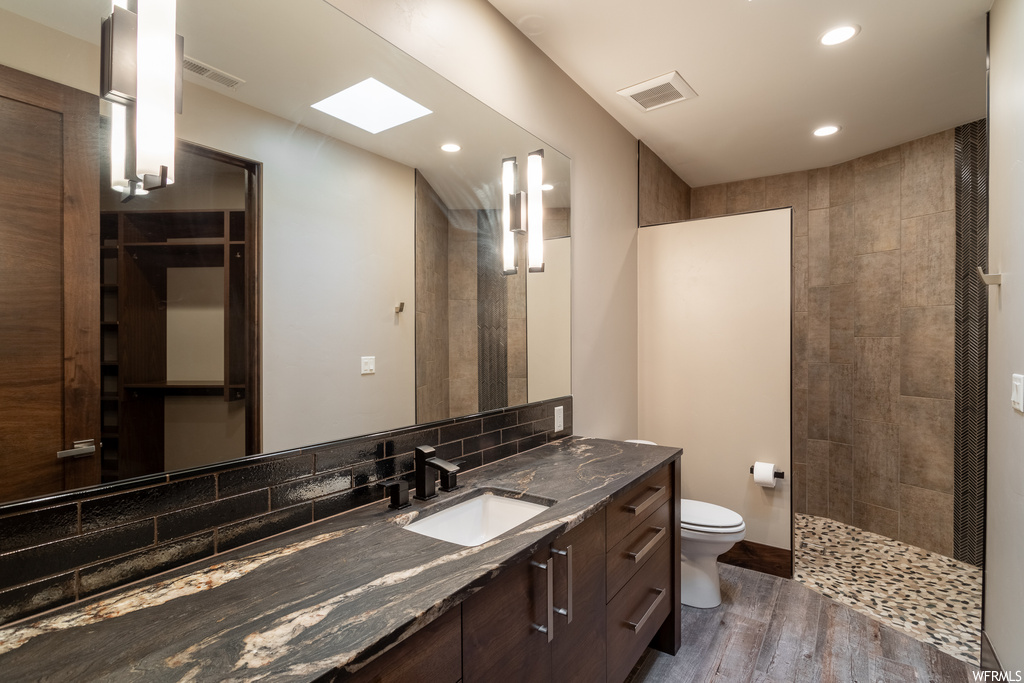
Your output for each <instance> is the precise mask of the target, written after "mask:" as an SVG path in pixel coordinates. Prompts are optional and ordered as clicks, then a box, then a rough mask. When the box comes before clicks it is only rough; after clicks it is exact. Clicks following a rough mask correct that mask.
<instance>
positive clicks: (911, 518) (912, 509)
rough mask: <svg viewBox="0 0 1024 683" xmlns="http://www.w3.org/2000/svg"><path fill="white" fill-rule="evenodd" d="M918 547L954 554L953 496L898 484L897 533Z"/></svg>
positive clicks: (901, 539) (949, 554)
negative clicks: (898, 526) (898, 524)
mask: <svg viewBox="0 0 1024 683" xmlns="http://www.w3.org/2000/svg"><path fill="white" fill-rule="evenodd" d="M896 540H898V541H903V542H904V543H909V544H910V545H916V546H917V547H918V548H924V549H925V550H931V551H932V552H935V553H941V554H943V555H946V556H947V557H952V555H953V496H952V495H951V494H948V493H939V492H938V491H929V490H928V489H921V488H917V487H916V486H908V485H906V484H902V485H900V535H899V538H898V539H896Z"/></svg>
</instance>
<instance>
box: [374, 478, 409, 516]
mask: <svg viewBox="0 0 1024 683" xmlns="http://www.w3.org/2000/svg"><path fill="white" fill-rule="evenodd" d="M380 485H381V487H383V489H384V490H385V491H387V493H388V494H390V496H391V504H390V505H388V507H389V508H391V509H392V510H401V509H402V508H407V507H409V506H410V505H412V503H410V502H409V482H407V481H406V480H404V479H398V480H396V481H382V482H380Z"/></svg>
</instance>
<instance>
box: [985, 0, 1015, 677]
mask: <svg viewBox="0 0 1024 683" xmlns="http://www.w3.org/2000/svg"><path fill="white" fill-rule="evenodd" d="M990 31H991V34H990V36H991V38H990V40H991V46H990V54H991V73H990V76H989V139H990V144H989V272H993V273H1000V272H1001V273H1005V275H1003V285H1002V287H999V288H996V287H990V288H989V330H988V491H987V510H986V513H985V519H986V546H985V631H986V633H987V634H988V636H989V640H990V641H991V642H992V646H993V648H994V649H995V651H996V655H997V656H998V657H999V660H1000V663H1001V664H1002V665H1003V668H1004V669H1008V670H1011V671H1020V670H1024V647H1022V646H1021V644H1022V643H1024V532H1022V531H1021V530H1022V529H1024V415H1022V414H1021V413H1018V412H1015V411H1014V410H1013V409H1012V408H1011V407H1010V375H1011V374H1012V373H1024V192H1022V191H1021V188H1024V128H1022V127H1021V121H1022V120H1024V40H1022V39H1021V38H1022V36H1024V1H1022V0H996V2H995V4H994V6H993V7H992V13H991V16H990Z"/></svg>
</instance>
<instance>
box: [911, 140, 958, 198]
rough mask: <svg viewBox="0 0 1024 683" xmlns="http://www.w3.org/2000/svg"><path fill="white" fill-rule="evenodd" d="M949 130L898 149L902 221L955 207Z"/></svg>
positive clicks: (954, 186) (951, 141)
mask: <svg viewBox="0 0 1024 683" xmlns="http://www.w3.org/2000/svg"><path fill="white" fill-rule="evenodd" d="M954 136H955V131H954V130H953V129H950V130H947V131H943V132H942V133H936V134H935V135H929V136H928V137H925V138H921V139H919V140H914V141H913V142H908V143H906V144H904V145H903V146H902V148H901V149H902V156H903V174H902V181H903V188H902V190H903V218H913V217H915V216H924V215H926V214H930V213H938V212H940V211H953V210H954V209H955V208H956V175H955V173H956V170H955V159H954V156H953V144H954Z"/></svg>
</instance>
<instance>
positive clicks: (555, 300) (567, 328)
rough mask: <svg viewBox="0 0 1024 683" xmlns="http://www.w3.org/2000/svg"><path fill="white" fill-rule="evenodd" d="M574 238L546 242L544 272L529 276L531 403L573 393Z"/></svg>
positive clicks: (528, 327) (527, 311) (528, 325)
mask: <svg viewBox="0 0 1024 683" xmlns="http://www.w3.org/2000/svg"><path fill="white" fill-rule="evenodd" d="M571 252H572V238H571V237H562V238H559V239H553V240H545V242H544V272H542V273H527V275H526V348H527V358H526V363H527V373H526V375H527V377H528V378H529V382H528V384H527V387H526V388H527V393H528V400H529V401H530V403H533V402H535V401H543V400H545V399H548V398H557V397H559V396H565V395H566V394H569V393H571V386H572V377H571V375H572V353H571V339H572V334H571V327H572V325H571V324H570V323H571V318H572V297H571V295H570V292H571V288H572V271H571V269H570V266H569V263H570V260H571Z"/></svg>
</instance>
